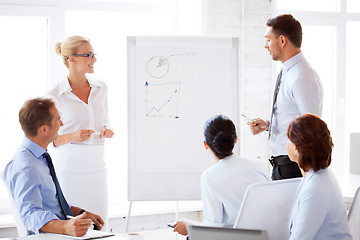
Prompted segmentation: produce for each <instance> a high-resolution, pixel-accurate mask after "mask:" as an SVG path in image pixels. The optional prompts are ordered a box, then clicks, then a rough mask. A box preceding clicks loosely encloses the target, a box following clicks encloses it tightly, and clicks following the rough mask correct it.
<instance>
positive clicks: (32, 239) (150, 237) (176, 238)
mask: <svg viewBox="0 0 360 240" xmlns="http://www.w3.org/2000/svg"><path fill="white" fill-rule="evenodd" d="M141 233H142V234H144V240H185V239H186V237H184V236H182V235H179V234H177V233H175V232H173V231H172V229H162V230H154V231H144V232H141ZM100 239H101V238H100ZM100 239H99V240H100ZM103 239H104V240H125V237H124V234H117V235H116V236H113V237H107V238H103ZM18 240H70V238H66V237H61V236H55V235H47V234H36V235H31V236H27V237H22V238H18Z"/></svg>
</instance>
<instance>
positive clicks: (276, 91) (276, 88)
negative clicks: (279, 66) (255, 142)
mask: <svg viewBox="0 0 360 240" xmlns="http://www.w3.org/2000/svg"><path fill="white" fill-rule="evenodd" d="M281 76H282V70H281V71H280V73H279V75H278V77H277V80H276V84H275V91H274V98H273V105H272V110H271V118H270V125H269V136H268V138H270V136H271V125H272V119H273V116H274V110H275V104H276V99H277V95H278V93H279V89H280V83H281Z"/></svg>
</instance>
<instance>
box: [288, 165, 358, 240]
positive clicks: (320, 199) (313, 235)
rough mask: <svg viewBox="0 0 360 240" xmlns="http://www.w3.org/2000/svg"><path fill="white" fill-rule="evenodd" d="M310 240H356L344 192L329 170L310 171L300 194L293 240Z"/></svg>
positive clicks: (293, 217) (292, 220) (293, 220)
mask: <svg viewBox="0 0 360 240" xmlns="http://www.w3.org/2000/svg"><path fill="white" fill-rule="evenodd" d="M308 239H314V240H351V239H352V237H351V234H350V228H349V223H348V220H347V215H346V209H345V203H344V200H343V197H342V194H341V190H340V187H339V185H338V183H337V181H336V178H335V176H334V175H333V174H332V172H331V171H330V170H329V169H322V170H319V171H317V172H314V170H312V169H310V171H309V172H308V173H307V174H306V176H305V177H304V178H303V179H302V181H301V182H300V185H299V187H298V190H297V196H296V200H295V202H294V205H293V210H292V213H291V217H290V240H308Z"/></svg>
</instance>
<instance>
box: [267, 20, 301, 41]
mask: <svg viewBox="0 0 360 240" xmlns="http://www.w3.org/2000/svg"><path fill="white" fill-rule="evenodd" d="M266 26H268V27H271V28H272V30H273V32H274V33H275V34H276V36H280V35H284V36H286V37H287V38H288V39H289V40H290V42H291V44H292V45H294V46H295V47H298V48H300V47H301V42H302V28H301V24H300V22H299V21H298V20H296V19H295V18H294V17H293V16H292V15H291V14H284V15H279V16H277V17H275V18H270V19H269V20H268V21H267V23H266Z"/></svg>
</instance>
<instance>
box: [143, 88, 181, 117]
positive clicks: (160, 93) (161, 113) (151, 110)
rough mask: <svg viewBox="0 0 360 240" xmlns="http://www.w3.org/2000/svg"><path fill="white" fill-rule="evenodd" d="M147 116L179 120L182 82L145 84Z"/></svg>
mask: <svg viewBox="0 0 360 240" xmlns="http://www.w3.org/2000/svg"><path fill="white" fill-rule="evenodd" d="M144 86H145V116H146V117H161V118H174V119H178V118H179V114H178V111H179V92H180V82H167V83H159V84H150V83H149V82H145V84H144Z"/></svg>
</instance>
